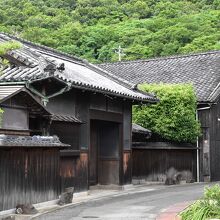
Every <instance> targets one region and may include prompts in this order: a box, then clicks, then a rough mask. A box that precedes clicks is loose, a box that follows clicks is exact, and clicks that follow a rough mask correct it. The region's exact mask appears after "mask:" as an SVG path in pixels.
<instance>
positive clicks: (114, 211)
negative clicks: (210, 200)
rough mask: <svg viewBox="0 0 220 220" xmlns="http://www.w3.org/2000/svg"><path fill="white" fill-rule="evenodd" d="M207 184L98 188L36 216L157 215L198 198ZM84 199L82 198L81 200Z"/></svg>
mask: <svg viewBox="0 0 220 220" xmlns="http://www.w3.org/2000/svg"><path fill="white" fill-rule="evenodd" d="M206 185H208V184H205V183H199V184H186V185H177V186H161V185H156V186H155V185H152V186H139V187H133V188H132V187H131V188H130V189H125V190H121V191H117V190H110V191H108V190H101V191H99V190H97V191H92V192H90V196H88V197H90V199H88V197H87V199H86V198H85V199H84V200H83V198H79V199H78V200H79V202H78V204H72V205H69V206H67V207H63V208H61V209H58V210H55V211H52V212H50V213H46V214H44V215H41V216H37V217H35V218H34V219H35V220H83V219H90V220H91V219H100V220H113V219H114V220H125V219H126V220H136V219H137V220H138V219H146V220H151V219H156V217H157V216H158V215H159V214H160V213H161V212H163V211H164V210H166V209H167V208H168V207H170V206H173V205H175V204H178V203H182V202H185V201H193V200H196V199H199V198H200V197H201V196H202V194H203V190H204V186H206ZM80 200H81V202H80Z"/></svg>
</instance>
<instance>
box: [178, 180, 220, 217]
mask: <svg viewBox="0 0 220 220" xmlns="http://www.w3.org/2000/svg"><path fill="white" fill-rule="evenodd" d="M181 217H182V220H206V219H219V218H220V186H219V185H217V184H216V185H214V186H212V187H210V188H208V187H207V188H205V193H204V197H203V198H202V199H201V200H199V201H197V202H195V203H194V204H193V205H191V206H190V207H189V208H188V209H186V210H185V211H183V213H181Z"/></svg>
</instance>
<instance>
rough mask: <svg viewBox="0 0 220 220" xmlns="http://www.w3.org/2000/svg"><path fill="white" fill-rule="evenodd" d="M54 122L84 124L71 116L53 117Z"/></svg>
mask: <svg viewBox="0 0 220 220" xmlns="http://www.w3.org/2000/svg"><path fill="white" fill-rule="evenodd" d="M52 121H65V122H75V123H82V121H80V120H79V119H78V118H76V117H74V116H71V115H53V116H52Z"/></svg>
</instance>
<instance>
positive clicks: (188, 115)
mask: <svg viewBox="0 0 220 220" xmlns="http://www.w3.org/2000/svg"><path fill="white" fill-rule="evenodd" d="M139 89H141V90H142V91H145V92H151V93H155V94H156V95H157V97H158V98H159V99H160V102H159V103H157V104H155V105H150V106H145V105H142V106H140V105H138V106H134V107H133V121H134V122H135V123H137V124H140V125H141V126H143V127H145V128H148V129H150V130H151V131H152V132H154V133H157V134H159V135H160V136H161V137H163V138H165V139H167V140H170V141H176V142H192V143H193V142H196V139H197V136H198V135H199V134H200V124H199V122H198V121H197V120H196V95H195V92H194V89H193V86H192V85H191V84H172V85H171V84H162V83H160V84H143V85H140V86H139Z"/></svg>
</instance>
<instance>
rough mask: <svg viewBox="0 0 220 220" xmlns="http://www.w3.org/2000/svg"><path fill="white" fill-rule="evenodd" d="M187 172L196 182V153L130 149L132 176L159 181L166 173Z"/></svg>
mask: <svg viewBox="0 0 220 220" xmlns="http://www.w3.org/2000/svg"><path fill="white" fill-rule="evenodd" d="M171 167H174V168H175V169H176V170H178V171H183V170H189V171H191V172H192V174H193V178H194V179H195V180H196V151H195V150H192V149H180V150H178V149H174V150H171V149H155V150H154V149H132V176H133V178H141V179H142V178H143V179H146V180H148V181H161V180H162V179H163V178H162V177H164V175H165V174H166V171H167V170H168V169H169V168H171Z"/></svg>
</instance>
